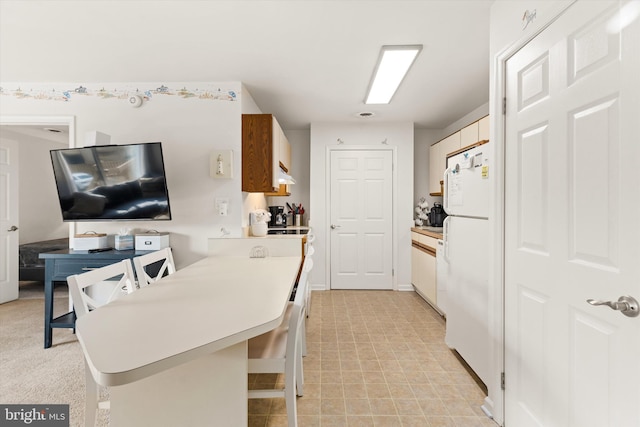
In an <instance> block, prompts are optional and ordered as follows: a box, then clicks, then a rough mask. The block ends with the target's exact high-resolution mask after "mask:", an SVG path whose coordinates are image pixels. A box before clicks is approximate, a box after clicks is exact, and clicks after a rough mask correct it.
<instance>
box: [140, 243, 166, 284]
mask: <svg viewBox="0 0 640 427" xmlns="http://www.w3.org/2000/svg"><path fill="white" fill-rule="evenodd" d="M160 261H163V263H162V265H161V266H160V269H159V270H158V274H156V275H155V276H154V277H152V276H151V275H149V273H148V272H147V270H146V268H145V267H147V266H149V265H151V264H155V263H156V262H160ZM133 265H134V266H135V268H136V277H137V278H138V286H140V287H141V288H143V287H145V286H147V285H150V284H151V283H153V282H156V281H158V280H159V279H161V278H162V277H164V276H165V275H168V274H173V273H175V272H176V265H175V262H174V261H173V253H172V252H171V248H164V249H160V250H159V251H155V252H151V253H149V254H146V255H140V256H138V257H135V258H134V259H133Z"/></svg>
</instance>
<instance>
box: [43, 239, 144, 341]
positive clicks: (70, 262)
mask: <svg viewBox="0 0 640 427" xmlns="http://www.w3.org/2000/svg"><path fill="white" fill-rule="evenodd" d="M150 252H153V251H136V250H128V251H116V250H110V251H105V252H93V253H88V252H87V251H74V250H72V249H61V250H59V251H54V252H46V253H41V254H40V255H39V256H38V257H39V258H42V259H44V348H49V347H51V341H52V330H53V328H75V326H76V314H75V312H74V311H71V312H69V313H65V314H63V315H61V316H58V317H56V318H55V319H54V318H53V284H54V282H64V283H67V277H69V276H71V275H74V274H80V273H84V272H86V271H89V270H94V269H96V268H100V267H104V266H105V265H109V264H114V263H116V262H118V261H122V260H123V259H131V258H134V257H137V256H140V255H144V254H148V253H150Z"/></svg>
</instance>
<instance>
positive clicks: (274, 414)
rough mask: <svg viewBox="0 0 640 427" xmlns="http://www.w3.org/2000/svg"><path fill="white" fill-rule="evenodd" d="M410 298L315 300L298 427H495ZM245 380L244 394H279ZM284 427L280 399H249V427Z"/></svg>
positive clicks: (271, 378) (270, 382)
mask: <svg viewBox="0 0 640 427" xmlns="http://www.w3.org/2000/svg"><path fill="white" fill-rule="evenodd" d="M444 332H445V328H444V321H443V319H442V318H441V317H440V316H439V315H438V314H437V313H436V312H435V311H434V310H433V309H432V308H431V307H429V305H427V304H426V303H425V302H424V300H422V298H420V296H418V295H417V294H416V293H414V292H392V291H324V292H313V297H312V304H311V311H310V316H309V318H308V319H307V345H308V355H307V357H305V358H304V377H305V386H304V392H305V393H304V396H302V397H299V398H298V400H297V406H298V426H299V427H329V426H331V427H342V426H349V427H351V426H373V427H382V426H384V427H387V426H398V427H409V426H411V427H418V426H419V427H496V424H495V423H494V422H493V421H491V420H490V419H488V418H487V417H486V416H485V415H484V413H483V412H482V410H481V409H480V405H482V402H483V399H484V396H485V395H484V393H483V391H482V389H481V388H480V387H479V386H478V385H477V384H476V382H475V381H474V380H473V378H472V376H471V375H470V374H469V373H468V372H467V371H466V370H465V368H464V367H463V365H462V364H461V363H460V361H459V360H458V359H457V358H456V356H455V355H454V353H452V352H451V351H450V350H449V349H448V348H447V346H446V345H445V344H444ZM281 385H282V378H280V377H279V376H278V375H275V374H274V375H267V374H259V375H251V376H250V377H249V387H256V388H265V387H268V386H271V387H273V386H281ZM280 426H283V427H286V426H287V415H286V407H285V403H284V398H282V399H250V400H249V427H280Z"/></svg>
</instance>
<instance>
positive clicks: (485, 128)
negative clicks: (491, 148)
mask: <svg viewBox="0 0 640 427" xmlns="http://www.w3.org/2000/svg"><path fill="white" fill-rule="evenodd" d="M489 140H490V138H489V116H484V117H483V118H481V119H480V120H479V121H478V141H489Z"/></svg>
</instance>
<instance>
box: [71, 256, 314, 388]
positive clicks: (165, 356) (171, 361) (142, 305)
mask: <svg viewBox="0 0 640 427" xmlns="http://www.w3.org/2000/svg"><path fill="white" fill-rule="evenodd" d="M300 262H301V257H299V256H292V257H288V256H287V257H268V258H248V257H246V256H242V257H240V256H235V257H233V256H222V257H215V256H212V257H208V258H205V259H203V260H201V261H198V262H196V263H194V264H192V265H190V266H188V267H185V268H183V269H180V270H178V271H177V272H176V273H174V274H172V275H170V276H167V277H165V278H163V279H162V280H160V281H158V282H156V283H154V284H152V285H150V286H147V287H145V288H142V289H139V290H137V291H135V292H133V293H131V294H128V295H125V296H123V297H121V298H119V299H117V300H115V301H113V302H112V303H110V304H108V305H105V306H102V307H100V308H98V309H96V310H94V311H92V312H90V313H89V314H87V315H86V316H83V317H81V318H79V319H78V320H77V323H76V328H77V334H78V339H79V341H80V344H81V346H82V349H83V351H84V353H85V356H86V359H87V362H88V365H89V367H90V369H91V371H92V373H93V376H94V378H95V380H96V382H97V383H99V384H102V385H107V386H115V385H122V384H127V383H131V382H133V381H137V380H139V379H142V378H146V377H148V376H150V375H154V374H156V373H159V372H162V371H164V370H166V369H169V368H171V367H174V366H177V365H180V364H182V363H186V362H189V361H192V360H194V359H196V358H198V357H200V356H202V355H204V354H210V353H213V352H216V351H218V350H220V349H223V348H226V347H229V346H231V345H234V344H237V343H239V342H241V341H244V340H247V339H249V338H252V337H254V336H257V335H260V334H262V333H264V332H267V331H269V330H271V329H273V328H274V327H276V326H277V325H278V324H280V322H281V320H282V317H283V315H284V312H285V309H286V306H287V301H288V300H289V295H290V293H291V290H292V288H293V285H294V283H295V280H296V276H297V274H298V269H299V267H300Z"/></svg>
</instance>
